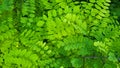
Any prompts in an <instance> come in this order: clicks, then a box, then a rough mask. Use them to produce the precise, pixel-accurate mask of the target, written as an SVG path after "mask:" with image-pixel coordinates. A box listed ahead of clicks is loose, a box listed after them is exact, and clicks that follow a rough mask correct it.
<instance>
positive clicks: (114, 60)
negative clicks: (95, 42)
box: [108, 52, 117, 62]
mask: <svg viewBox="0 0 120 68" xmlns="http://www.w3.org/2000/svg"><path fill="white" fill-rule="evenodd" d="M108 59H109V60H110V61H113V62H117V58H116V57H115V55H114V53H112V52H110V53H109V57H108Z"/></svg>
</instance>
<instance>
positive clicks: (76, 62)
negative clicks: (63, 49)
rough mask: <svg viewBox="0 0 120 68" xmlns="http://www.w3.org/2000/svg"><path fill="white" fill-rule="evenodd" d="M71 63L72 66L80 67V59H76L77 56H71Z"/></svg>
mask: <svg viewBox="0 0 120 68" xmlns="http://www.w3.org/2000/svg"><path fill="white" fill-rule="evenodd" d="M71 63H72V66H73V67H79V68H80V67H81V66H82V64H83V63H82V59H78V58H72V59H71Z"/></svg>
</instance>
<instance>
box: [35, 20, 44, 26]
mask: <svg viewBox="0 0 120 68" xmlns="http://www.w3.org/2000/svg"><path fill="white" fill-rule="evenodd" d="M44 23H45V22H44V21H38V22H37V26H38V27H42V26H43V25H44Z"/></svg>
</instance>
